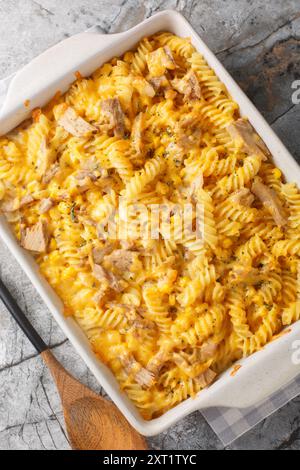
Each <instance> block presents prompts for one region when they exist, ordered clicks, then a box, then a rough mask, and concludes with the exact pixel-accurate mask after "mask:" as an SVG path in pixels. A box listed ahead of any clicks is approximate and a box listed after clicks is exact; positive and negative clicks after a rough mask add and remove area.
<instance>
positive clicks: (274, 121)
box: [0, 0, 300, 450]
mask: <svg viewBox="0 0 300 470" xmlns="http://www.w3.org/2000/svg"><path fill="white" fill-rule="evenodd" d="M167 8H169V9H173V10H175V9H176V10H178V11H179V12H181V13H182V14H183V15H184V16H185V17H186V18H187V19H188V20H189V21H190V22H191V24H192V25H193V27H194V28H195V29H196V31H197V32H198V33H199V34H200V35H201V37H202V38H203V39H204V40H205V41H206V42H207V44H208V46H209V47H211V48H212V50H213V51H214V52H215V53H216V54H217V56H218V57H219V59H220V60H221V61H222V62H223V64H224V65H225V66H226V67H227V68H228V69H229V71H230V72H231V73H232V75H233V76H234V78H235V79H236V80H237V82H238V83H239V84H240V85H241V87H242V88H243V90H244V91H245V92H246V93H247V94H248V96H249V97H250V98H251V99H252V100H253V101H254V103H255V105H256V106H257V107H258V109H259V110H260V111H261V112H262V113H263V115H264V116H265V117H266V119H267V121H268V122H269V123H270V124H271V125H272V127H273V128H274V130H275V131H276V132H277V133H278V135H279V136H280V137H281V139H282V140H283V142H284V143H285V144H286V145H287V147H288V148H289V149H290V151H291V152H292V154H293V155H294V156H295V157H296V158H297V159H298V161H300V134H299V131H298V130H297V129H299V124H300V105H299V106H297V105H294V104H293V103H292V100H291V95H292V88H291V85H292V82H293V81H294V80H297V79H299V78H300V67H299V65H300V54H299V51H300V5H299V1H298V0H269V1H268V2H266V1H265V0H202V1H201V2H200V1H196V0H186V1H185V0H177V1H175V0H162V1H157V0H64V1H63V2H62V1H61V0H0V79H1V78H4V77H5V76H7V75H9V74H11V73H12V72H15V71H16V70H18V69H19V68H20V67H21V66H22V65H24V64H26V63H27V62H28V61H29V60H30V59H32V58H33V57H34V56H36V55H37V54H39V53H41V52H42V51H43V50H45V49H47V48H48V47H49V46H51V45H53V44H55V43H56V42H58V41H60V40H62V39H64V38H66V37H68V36H71V35H73V34H75V33H78V32H81V31H83V30H86V29H87V28H89V27H90V26H92V25H94V24H99V25H100V26H101V28H102V29H103V31H104V32H106V33H110V32H118V31H122V30H126V29H128V28H129V27H131V26H133V25H134V24H136V23H137V22H140V21H141V20H142V19H144V18H146V17H149V16H150V15H152V14H153V13H155V12H157V11H159V10H164V9H167ZM0 276H1V278H2V279H3V280H4V281H5V283H6V284H7V286H8V287H9V288H10V290H11V292H12V294H13V295H14V296H15V298H16V299H17V300H18V302H19V303H20V305H21V307H22V308H23V309H24V310H25V311H26V312H27V314H28V317H29V318H30V319H31V320H32V322H33V324H34V325H35V326H36V327H37V329H38V331H39V332H40V333H41V334H42V335H43V338H44V339H45V341H46V342H47V343H48V344H50V345H51V348H52V349H53V350H54V351H55V354H56V356H57V357H58V359H59V360H61V362H62V364H65V365H67V367H68V369H69V370H70V371H72V373H73V374H74V375H75V376H76V377H77V378H78V379H79V380H81V381H82V382H83V383H85V384H87V385H88V386H90V387H91V388H93V389H94V390H95V391H96V392H100V387H99V384H98V383H97V382H96V380H95V379H94V377H93V376H92V374H91V373H90V372H89V371H88V370H87V368H86V366H85V365H84V363H83V362H82V360H81V359H80V358H79V356H78V355H77V353H76V352H75V351H74V349H73V347H72V346H71V345H70V344H69V342H68V340H66V339H65V337H64V335H63V333H62V332H61V331H60V329H59V327H58V326H57V324H56V323H55V321H53V320H52V318H51V315H50V313H49V312H48V311H47V308H46V307H45V305H44V304H43V302H42V301H41V299H40V298H39V296H38V295H37V293H36V292H35V290H34V288H33V287H32V285H31V284H30V282H29V281H28V279H27V278H26V276H25V275H24V274H23V273H22V271H21V269H20V267H19V266H18V264H17V263H16V261H15V260H14V259H13V257H12V256H11V255H10V254H8V252H7V249H6V248H5V247H4V246H3V245H2V244H1V243H0ZM149 444H150V446H151V447H152V448H153V449H181V450H183V449H221V448H222V444H221V442H220V441H219V440H218V438H217V437H216V436H215V435H214V433H213V431H212V430H211V429H210V427H209V426H208V425H207V423H206V422H205V420H204V419H203V418H202V416H201V414H200V413H199V412H196V413H193V414H192V415H190V416H189V417H187V418H185V419H184V420H182V421H181V422H180V423H178V424H177V425H175V426H173V427H172V428H171V429H170V430H169V431H167V432H164V433H163V434H161V435H159V436H156V437H154V438H151V439H149ZM68 448H69V444H68V440H67V437H66V434H65V431H64V422H63V417H62V413H61V406H60V402H59V398H58V395H57V392H56V389H55V386H54V384H53V382H52V379H51V377H50V375H49V372H48V370H47V369H46V367H45V366H44V365H43V363H42V361H41V359H40V358H39V357H38V356H37V354H36V353H35V351H34V350H33V348H32V347H31V345H30V344H29V343H28V341H27V339H26V338H25V337H24V335H23V334H22V333H21V332H20V330H19V329H18V328H17V326H16V324H15V323H14V321H13V320H12V319H11V318H10V316H9V315H8V314H7V312H6V311H5V309H4V308H3V307H2V305H0V449H68ZM230 448H231V449H300V397H298V398H296V399H295V400H293V401H292V402H290V403H289V404H288V405H286V406H285V407H284V408H282V409H281V410H280V411H278V412H277V413H275V414H274V415H273V416H271V417H269V418H268V419H266V420H265V421H264V422H262V423H261V424H259V425H258V426H256V427H255V428H254V429H253V430H251V431H250V432H248V433H247V434H246V435H244V436H242V437H241V438H240V439H238V440H237V441H236V442H235V443H234V444H232V445H231V446H230Z"/></svg>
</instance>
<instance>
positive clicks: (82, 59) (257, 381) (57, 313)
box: [0, 11, 300, 436]
mask: <svg viewBox="0 0 300 470" xmlns="http://www.w3.org/2000/svg"><path fill="white" fill-rule="evenodd" d="M159 31H170V32H172V33H174V34H176V35H178V36H182V37H191V40H192V43H193V45H194V46H195V47H196V49H197V50H198V51H199V52H200V53H201V54H202V55H203V56H204V58H205V59H206V61H207V62H208V64H209V65H210V67H211V68H212V69H213V70H214V71H215V73H216V74H217V75H218V77H219V78H220V80H221V81H222V82H223V83H224V84H225V86H226V87H227V89H228V91H229V93H230V94H231V96H232V97H233V99H234V100H235V101H236V102H237V103H238V104H239V106H240V110H241V114H242V115H244V116H247V117H248V118H249V120H250V122H251V123H252V125H253V126H254V128H255V129H256V131H257V132H258V134H259V135H260V136H261V137H262V139H263V140H264V141H265V143H266V144H267V146H268V147H269V149H270V151H271V153H272V154H273V157H274V162H275V164H276V165H278V166H279V167H280V168H281V169H282V170H283V173H284V176H285V177H286V179H287V181H291V182H296V183H297V184H298V185H299V186H300V169H299V166H298V164H297V163H296V161H295V160H294V159H293V157H292V156H291V155H290V154H289V152H288V151H287V149H286V148H285V147H284V145H283V144H282V143H281V141H280V140H279V139H278V137H277V136H276V135H275V134H274V132H273V131H272V129H271V128H270V126H269V125H268V124H267V122H266V121H265V120H264V118H263V117H262V116H261V114H260V113H259V112H258V111H257V109H256V108H255V107H254V105H253V104H252V103H251V102H250V101H249V99H248V98H247V97H246V96H245V94H244V93H243V92H242V91H241V89H240V88H239V86H238V85H237V84H236V83H235V81H234V80H233V79H232V78H231V76H230V75H229V74H228V72H227V71H226V70H225V69H224V67H223V66H222V65H221V64H220V62H219V61H218V60H217V58H216V57H215V56H214V54H213V53H212V52H211V51H210V50H209V49H208V47H207V46H206V45H205V44H204V43H203V41H202V40H201V39H200V38H199V36H198V35H197V34H196V32H195V31H194V30H193V29H192V28H191V26H190V25H189V24H188V22H187V21H186V20H185V19H184V18H183V17H182V16H181V15H180V14H179V13H177V12H174V11H164V12H161V13H158V14H156V15H154V16H153V17H151V18H149V19H147V20H145V21H143V22H142V23H140V24H139V25H137V26H135V27H133V28H132V29H130V30H129V31H126V32H123V33H119V34H111V35H102V34H98V33H97V32H87V33H82V34H79V35H77V36H74V37H72V38H70V39H67V40H65V41H63V42H61V43H59V44H58V45H56V46H54V47H53V48H51V49H49V50H48V51H46V52H44V53H43V54H42V55H40V56H39V57H37V58H36V59H34V60H33V61H32V62H30V63H29V64H28V65H27V66H25V67H24V68H23V69H22V70H21V71H20V72H18V73H17V75H16V76H15V77H14V78H13V80H12V81H11V83H10V85H9V88H8V91H7V96H6V100H5V102H4V105H3V107H2V109H1V111H0V135H1V134H5V133H7V132H8V131H10V130H11V129H13V128H14V127H15V126H16V125H18V124H19V123H20V122H22V121H23V120H24V119H26V118H27V117H28V115H29V114H30V112H31V111H32V110H33V109H34V108H36V107H41V106H43V105H45V104H46V103H47V102H48V101H49V100H50V99H51V98H52V96H53V95H54V94H55V93H56V92H57V91H58V90H59V91H61V92H64V91H66V90H67V88H68V87H69V85H70V84H71V83H72V82H73V81H74V79H75V76H74V74H75V72H76V71H80V73H81V75H83V76H87V75H89V74H91V73H92V72H93V71H94V70H95V69H96V68H98V67H99V66H100V65H101V64H102V63H104V62H106V61H108V60H110V59H111V58H112V57H114V56H119V55H121V54H123V53H124V52H125V51H127V50H130V49H132V48H133V47H134V46H135V45H136V43H137V42H138V41H140V40H141V39H142V38H143V37H144V36H149V35H152V34H154V33H157V32H159ZM25 103H26V105H25ZM0 236H1V238H2V240H3V241H4V242H5V243H6V245H7V246H8V248H9V249H10V251H11V252H12V253H13V255H14V256H15V258H16V259H17V261H18V262H19V264H20V265H21V267H22V268H23V270H24V271H25V272H26V274H27V276H28V277H29V278H30V280H31V281H32V283H33V285H34V286H35V287H36V289H37V291H38V292H39V294H40V295H41V297H42V299H43V300H44V302H45V303H46V305H47V306H48V308H49V310H50V311H51V313H52V314H53V316H54V318H55V320H56V321H57V322H58V324H59V325H60V327H61V328H62V330H63V331H64V333H65V334H66V336H67V337H68V338H69V340H70V341H71V343H72V344H73V346H74V347H75V349H76V350H77V351H78V353H79V354H80V355H81V357H82V359H83V360H84V361H85V363H86V364H87V366H88V367H89V368H90V370H91V371H92V372H93V374H94V375H95V376H96V378H97V379H98V381H99V383H100V384H101V385H102V386H103V388H104V389H105V391H106V392H107V393H108V395H109V396H110V397H111V398H112V400H113V401H114V402H115V404H116V405H117V406H118V407H119V409H120V410H121V411H122V412H123V414H124V415H125V416H126V418H127V419H128V421H129V422H130V423H131V424H132V426H134V427H135V428H136V429H137V430H138V431H139V432H140V433H141V434H143V435H145V436H151V435H155V434H158V433H160V432H162V431H164V430H165V429H167V428H168V427H169V426H171V425H172V424H174V423H175V422H176V421H178V420H180V419H181V418H183V417H184V416H186V415H187V414H189V413H191V412H193V411H195V410H201V409H204V408H207V407H213V406H218V407H220V406H223V407H239V408H245V407H248V406H251V405H254V404H257V403H258V402H259V401H261V400H263V399H265V398H266V397H268V396H269V395H270V394H272V393H274V392H275V391H277V390H278V389H279V388H281V387H283V386H285V385H286V384H287V383H288V382H290V381H291V380H292V379H294V378H295V377H296V376H297V375H298V374H299V373H300V365H296V364H294V363H293V361H292V355H293V352H294V350H293V346H294V345H295V341H296V340H297V339H299V338H300V322H298V323H296V324H294V325H293V326H292V327H290V328H289V329H288V330H287V331H286V333H287V334H284V335H281V336H280V337H279V338H278V340H277V341H274V342H272V343H271V344H269V345H268V346H266V347H265V348H264V349H263V350H261V351H259V352H258V353H256V354H254V355H253V356H251V357H249V358H247V359H244V360H242V361H240V362H239V364H241V365H242V367H241V368H240V369H239V371H238V372H237V373H236V374H234V376H233V374H231V372H232V369H230V370H228V371H226V372H225V373H223V374H222V375H221V376H220V377H219V379H218V380H217V381H216V382H215V383H214V384H213V385H211V386H210V387H209V388H207V389H205V390H204V391H202V392H200V393H199V394H198V395H197V396H196V397H195V398H190V399H188V400H186V401H185V402H183V403H181V404H179V405H177V406H176V407H175V408H173V409H171V410H170V411H168V412H166V413H165V414H164V415H163V416H161V417H159V418H156V419H153V420H151V421H145V420H144V419H143V418H142V417H141V416H140V415H139V413H138V411H137V410H136V409H135V407H134V405H133V404H132V403H131V402H130V401H129V399H128V398H127V397H126V396H125V394H124V393H122V392H121V391H120V389H119V385H118V383H117V381H116V379H115V378H114V376H113V374H112V373H111V371H110V370H109V369H108V368H107V367H106V366H104V365H103V364H102V363H101V362H100V361H99V360H98V359H97V358H96V356H94V354H93V352H92V350H91V348H90V343H89V341H88V339H87V338H86V337H85V335H84V333H83V332H82V331H81V329H80V328H79V326H78V325H77V324H76V322H75V321H74V320H73V319H72V318H66V317H64V315H63V305H62V302H61V301H60V299H59V298H58V297H57V295H56V294H55V293H54V292H53V290H52V289H51V288H50V286H49V285H48V283H47V282H46V280H45V279H44V278H43V277H42V276H41V275H40V273H39V269H38V266H37V264H36V263H35V261H34V259H33V258H32V257H31V255H30V254H28V253H27V252H25V251H24V250H23V249H22V248H21V247H20V246H19V244H18V242H17V241H16V239H15V237H14V235H13V233H12V231H11V230H10V227H9V226H8V224H7V222H6V221H5V219H4V218H3V217H0ZM66 367H68V365H67V364H66ZM70 372H72V371H70Z"/></svg>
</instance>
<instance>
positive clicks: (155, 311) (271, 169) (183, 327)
mask: <svg viewBox="0 0 300 470" xmlns="http://www.w3.org/2000/svg"><path fill="white" fill-rule="evenodd" d="M76 78H77V80H76V81H75V82H74V84H73V85H72V86H71V88H70V89H69V91H68V92H67V93H66V94H64V95H61V94H57V95H56V96H55V97H54V98H53V100H52V101H51V102H50V103H49V104H48V105H47V106H46V107H45V108H44V109H36V110H34V112H33V113H32V118H30V119H29V120H28V121H26V122H24V123H23V124H22V125H21V126H19V127H18V128H17V129H15V130H14V131H12V132H10V133H9V134H8V135H6V136H3V137H1V138H0V205H1V211H2V213H3V214H4V215H5V216H6V218H7V219H8V221H9V222H10V223H11V224H12V227H13V229H14V231H15V233H16V236H17V238H18V239H19V241H20V244H21V245H22V247H23V248H24V249H26V250H29V251H30V252H32V253H33V255H34V256H35V258H36V261H37V263H38V265H39V267H40V270H41V272H42V274H43V275H44V276H45V277H46V279H47V280H48V282H49V283H50V284H51V286H52V287H53V288H54V290H55V291H56V292H57V294H58V295H59V297H60V298H61V299H62V301H63V303H64V306H65V315H70V316H73V317H74V318H75V319H76V321H77V322H78V324H79V325H80V327H81V328H82V329H83V330H84V331H85V333H86V335H87V336H88V338H89V340H90V343H91V346H92V348H93V350H94V352H95V354H96V355H97V356H98V357H99V358H100V360H101V361H103V362H104V363H105V364H106V365H107V366H108V367H109V368H110V369H111V370H112V371H113V373H114V375H115V377H116V378H117V380H118V382H119V384H120V387H121V389H122V390H123V391H124V392H125V393H126V394H127V395H128V396H129V398H130V399H131V400H132V401H133V403H134V404H135V405H136V407H137V408H138V409H139V411H140V413H141V414H142V416H143V417H144V418H145V419H152V418H155V417H158V416H159V415H161V414H163V413H164V412H165V411H167V410H169V409H170V408H172V407H173V406H175V405H176V404H178V403H180V402H182V401H183V400H185V399H187V398H188V397H192V396H195V395H196V394H197V393H198V392H199V391H201V390H202V389H203V388H205V387H206V386H208V385H209V384H211V383H212V382H213V381H214V380H215V378H216V376H217V375H218V374H219V373H221V372H222V371H224V370H225V369H227V368H228V367H229V366H230V365H231V364H233V363H234V362H235V361H237V360H239V359H240V358H242V357H245V356H248V355H250V354H252V353H254V352H255V351H258V350H259V349H261V348H262V347H264V346H265V345H266V343H268V342H270V341H271V340H272V339H274V338H275V337H276V336H277V335H278V334H279V333H280V332H281V331H282V330H283V328H284V326H286V325H290V324H292V323H293V322H296V321H297V320H299V319H300V306H299V296H298V277H299V275H300V273H299V256H300V232H299V227H300V193H299V190H298V188H297V186H296V185H295V184H293V183H289V184H287V183H285V182H284V179H283V177H282V173H281V171H280V169H278V168H276V167H275V166H274V164H273V163H272V159H271V155H270V153H269V150H268V148H267V147H266V145H265V144H264V142H263V141H262V140H261V139H260V137H259V136H258V134H257V133H256V132H255V131H254V129H253V128H252V127H251V125H250V123H249V122H248V120H247V119H246V118H242V117H241V116H240V114H239V107H238V105H237V103H235V101H233V100H232V98H231V97H230V96H229V94H228V92H227V90H226V88H225V86H224V85H223V84H222V83H221V82H220V80H219V79H218V77H217V76H216V75H215V73H214V72H213V70H212V69H211V68H210V67H209V66H208V65H207V63H206V62H205V60H204V59H203V57H202V56H201V55H200V54H199V53H198V52H197V51H196V50H195V49H194V47H193V46H192V44H191V42H190V40H189V39H183V38H180V37H177V36H174V35H173V34H170V33H167V32H165V33H159V34H156V35H154V36H152V37H147V38H144V39H142V41H141V42H140V43H139V44H138V45H137V47H136V49H135V50H134V51H130V52H126V53H125V54H124V55H123V56H122V58H114V59H112V60H111V61H110V62H109V63H105V64H104V65H102V66H101V67H100V68H99V69H98V70H97V71H96V72H95V73H94V74H93V75H92V76H91V77H90V78H83V77H81V75H80V73H79V72H78V73H77V75H76ZM121 202H122V204H121ZM157 208H159V209H163V210H162V212H161V213H159V216H158V218H157V220H158V223H157V224H156V227H155V230H152V229H151V233H150V234H149V221H150V222H151V224H150V225H151V227H152V225H153V224H152V222H153V220H154V218H153V217H154V216H153V214H154V212H155V210H156V209H157ZM186 208H188V209H189V210H188V212H189V219H190V222H191V223H190V224H189V228H188V229H186V228H185V227H183V229H182V226H183V224H182V222H183V219H184V217H183V214H184V213H185V210H186ZM199 208H200V210H198V209H199ZM120 209H121V210H120ZM166 214H167V215H166ZM199 214H200V215H199ZM196 219H197V220H196ZM157 220H156V221H157ZM199 221H200V223H199ZM125 222H126V227H127V230H124V224H125ZM199 226H200V227H201V230H198V228H199ZM152 228H153V227H152ZM153 234H154V235H156V236H153ZM149 235H150V236H149ZM151 235H152V236H151Z"/></svg>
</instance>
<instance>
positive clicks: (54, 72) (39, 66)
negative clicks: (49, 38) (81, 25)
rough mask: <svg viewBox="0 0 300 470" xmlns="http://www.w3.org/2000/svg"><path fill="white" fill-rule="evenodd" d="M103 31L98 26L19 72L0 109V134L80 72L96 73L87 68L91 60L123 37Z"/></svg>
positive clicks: (90, 67) (74, 37) (56, 48)
mask: <svg viewBox="0 0 300 470" xmlns="http://www.w3.org/2000/svg"><path fill="white" fill-rule="evenodd" d="M99 30H100V31H101V28H100V27H95V28H93V29H92V30H90V31H87V32H84V33H80V34H77V35H75V36H72V37H70V38H68V39H65V40H63V41H61V42H59V43H58V44H56V45H55V46H53V47H51V48H50V49H47V50H46V51H45V52H43V53H42V54H40V55H39V56H37V57H36V58H35V59H33V60H32V61H30V62H29V63H28V64H27V65H25V66H24V67H23V68H22V69H21V70H20V71H19V72H17V73H16V75H15V76H14V78H13V79H12V80H11V82H10V85H9V87H8V91H7V94H6V98H5V100H4V103H3V106H2V108H1V110H0V134H3V133H5V132H8V131H9V130H10V129H12V128H13V127H15V126H16V125H17V124H19V123H20V122H22V120H23V119H25V118H26V117H27V115H28V113H29V112H30V111H31V110H32V109H34V108H36V107H37V106H41V105H42V106H43V105H44V104H46V103H47V102H48V101H49V100H50V99H51V98H52V97H53V96H54V95H55V93H56V92H57V91H60V92H64V91H66V89H67V88H68V87H69V85H70V83H72V82H73V81H74V80H75V73H76V72H77V71H79V72H80V73H81V74H82V75H84V76H87V75H89V74H90V73H92V71H93V70H94V69H95V68H96V67H94V65H92V66H89V65H87V64H89V63H91V62H92V61H91V60H90V59H91V58H93V57H97V54H98V53H99V52H100V51H103V50H104V49H105V48H107V47H108V46H111V45H112V44H113V43H114V42H115V41H116V40H117V39H119V38H120V36H122V34H123V33H116V34H102V33H101V32H100V33H99V32H98V31H99ZM82 64H83V65H82ZM49 83H51V84H52V85H51V86H50V87H49ZM37 90H38V92H37ZM20 103H21V107H20ZM4 118H5V123H1V120H2V119H3V120H4Z"/></svg>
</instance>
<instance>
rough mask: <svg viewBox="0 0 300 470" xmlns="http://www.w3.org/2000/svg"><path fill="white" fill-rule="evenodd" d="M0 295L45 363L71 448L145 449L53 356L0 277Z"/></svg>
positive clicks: (110, 406)
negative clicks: (59, 399)
mask: <svg viewBox="0 0 300 470" xmlns="http://www.w3.org/2000/svg"><path fill="white" fill-rule="evenodd" d="M0 298H1V300H2V302H3V303H4V305H5V306H6V308H7V310H8V311H9V312H10V313H11V314H12V316H13V317H14V319H15V320H16V321H17V323H18V324H19V326H20V327H21V328H22V330H23V331H24V333H25V334H26V336H27V338H28V339H29V340H30V341H31V343H32V344H33V346H34V347H35V348H36V350H37V351H38V353H39V354H41V356H42V358H43V360H44V362H45V364H46V365H47V366H48V367H49V369H50V371H51V374H52V376H53V378H54V380H55V382H56V385H57V389H58V392H59V394H60V398H61V402H62V406H63V412H64V417H65V423H66V429H67V433H68V437H69V441H70V443H71V446H72V448H73V449H77V450H132V449H141V450H145V449H147V448H148V447H147V444H146V441H145V439H144V438H143V437H142V436H141V435H140V434H138V433H137V432H136V431H135V430H134V429H133V428H132V427H131V426H130V424H129V423H128V421H127V420H126V419H125V418H124V416H123V415H122V413H121V412H120V411H119V410H118V409H117V407H116V406H115V405H114V404H113V403H111V402H109V401H108V400H105V399H104V398H102V397H101V396H99V395H97V394H96V393H94V392H92V390H90V389H89V388H87V387H85V386H84V385H82V384H81V383H80V382H78V380H76V379H74V377H72V375H70V374H69V373H68V372H67V371H66V370H65V369H64V368H63V367H62V365H61V364H60V363H59V362H58V361H57V359H56V358H55V357H54V356H53V354H52V352H51V351H50V350H49V349H48V347H47V345H46V344H45V343H44V341H43V340H42V338H41V337H40V336H39V335H38V333H37V332H36V330H35V329H34V328H33V326H32V325H31V323H30V322H29V321H28V319H27V318H26V316H25V315H24V313H23V312H22V310H21V309H20V307H19V306H18V304H17V303H16V301H15V300H14V298H13V297H12V296H11V294H10V292H9V291H8V290H7V288H6V287H5V285H4V284H3V283H2V281H1V279H0Z"/></svg>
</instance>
